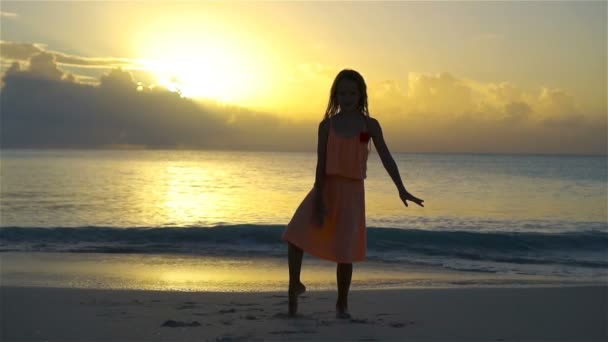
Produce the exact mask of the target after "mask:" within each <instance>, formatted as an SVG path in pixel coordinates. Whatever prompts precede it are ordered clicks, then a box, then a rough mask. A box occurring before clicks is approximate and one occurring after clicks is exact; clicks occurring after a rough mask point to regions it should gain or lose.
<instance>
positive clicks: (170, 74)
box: [144, 48, 258, 102]
mask: <svg viewBox="0 0 608 342" xmlns="http://www.w3.org/2000/svg"><path fill="white" fill-rule="evenodd" d="M175 50H177V51H179V53H175V52H170V53H167V55H165V56H160V57H157V58H155V59H153V60H147V61H146V62H144V64H145V66H146V69H148V70H149V71H152V73H153V74H154V75H155V76H156V78H157V82H158V84H159V85H161V86H163V87H166V88H167V89H169V90H172V91H178V92H179V93H181V94H182V95H183V96H185V97H191V98H212V99H216V100H220V101H225V102H235V101H238V100H244V99H245V98H247V97H250V96H251V95H252V94H251V92H252V91H254V90H255V81H256V79H257V78H258V77H257V75H256V72H255V67H254V66H252V65H248V63H247V61H246V60H243V59H242V58H239V56H238V55H235V54H234V53H233V52H230V51H229V50H227V49H221V48H205V49H197V50H194V51H188V49H183V48H182V49H175Z"/></svg>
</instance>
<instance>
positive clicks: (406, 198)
mask: <svg viewBox="0 0 608 342" xmlns="http://www.w3.org/2000/svg"><path fill="white" fill-rule="evenodd" d="M399 197H401V200H402V201H403V204H405V206H406V207H407V206H408V205H407V201H412V202H414V203H416V204H418V205H419V206H421V207H424V205H423V204H422V202H424V200H422V199H420V198H417V197H415V196H414V195H412V194H410V193H409V192H407V191H405V190H404V191H399Z"/></svg>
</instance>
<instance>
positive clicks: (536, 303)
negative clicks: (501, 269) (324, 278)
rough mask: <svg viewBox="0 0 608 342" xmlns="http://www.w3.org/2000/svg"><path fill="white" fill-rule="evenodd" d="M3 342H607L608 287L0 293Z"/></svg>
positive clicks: (32, 290) (26, 290)
mask: <svg viewBox="0 0 608 342" xmlns="http://www.w3.org/2000/svg"><path fill="white" fill-rule="evenodd" d="M0 289H1V300H2V302H1V314H2V315H1V330H2V335H1V338H2V341H76V340H78V341H274V340H289V341H338V340H340V341H405V340H407V341H422V340H436V341H605V340H606V339H607V338H608V333H607V326H608V324H607V323H608V317H607V315H608V287H606V286H594V287H593V286H592V287H544V288H539V287H528V288H451V289H428V290H427V289H403V290H361V291H357V290H353V291H351V294H350V303H349V309H350V312H351V314H352V319H349V320H341V319H337V318H335V313H334V303H335V297H336V294H335V292H332V291H309V292H307V293H305V294H304V295H303V296H302V297H301V298H300V305H299V314H298V316H297V317H295V318H288V317H287V315H286V312H287V297H286V294H285V293H282V292H232V293H231V292H223V293H222V292H170V291H138V290H94V289H68V288H43V287H1V288H0Z"/></svg>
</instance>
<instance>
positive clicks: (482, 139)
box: [0, 41, 607, 154]
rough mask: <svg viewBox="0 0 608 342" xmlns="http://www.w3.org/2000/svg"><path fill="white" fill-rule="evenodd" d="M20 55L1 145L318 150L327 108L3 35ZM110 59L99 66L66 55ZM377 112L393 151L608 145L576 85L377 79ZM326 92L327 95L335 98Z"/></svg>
mask: <svg viewBox="0 0 608 342" xmlns="http://www.w3.org/2000/svg"><path fill="white" fill-rule="evenodd" d="M1 43H2V49H1V51H2V57H3V60H5V61H6V60H8V61H11V63H12V64H10V67H8V69H7V70H6V71H5V73H4V75H3V78H2V81H3V86H2V90H1V91H0V96H1V103H0V104H1V115H0V144H1V146H2V148H108V147H110V148H120V147H141V148H193V149H242V150H275V151H276V150H280V151H314V150H315V148H316V129H317V124H318V120H320V119H321V117H322V110H323V109H324V108H321V109H320V111H319V115H318V116H317V117H313V118H311V119H310V120H308V121H296V120H293V119H290V118H288V117H281V116H279V115H276V114H270V113H262V112H256V111H253V110H248V109H246V108H240V107H237V106H225V105H220V104H217V103H213V102H209V101H207V102H200V101H195V100H192V99H187V98H183V97H181V96H180V95H179V94H176V93H173V92H170V91H168V90H167V89H164V88H162V87H157V86H156V87H155V86H152V85H149V84H148V85H146V84H145V82H142V79H141V77H140V75H139V74H137V72H132V71H130V70H126V69H127V68H129V67H132V66H133V65H134V62H133V61H130V60H128V59H113V58H85V57H79V56H68V55H65V54H61V53H58V52H53V51H48V50H46V49H45V47H44V46H41V45H36V44H30V43H15V42H4V41H3V42H1ZM76 64H77V65H83V66H87V67H92V68H105V70H107V72H106V73H104V74H103V75H101V76H100V77H99V78H97V79H94V80H91V79H89V80H88V81H87V82H82V80H83V78H84V77H83V76H82V75H75V74H73V73H70V72H66V71H65V70H63V69H62V67H63V66H65V65H76ZM332 69H333V68H329V67H327V66H323V65H321V64H314V63H311V64H310V65H306V66H302V67H301V68H299V72H300V73H303V74H304V75H305V76H306V77H299V76H297V77H296V80H297V82H299V84H306V80H310V81H311V82H316V83H319V82H322V83H323V84H325V83H328V86H329V85H331V81H332V80H333V79H332V78H333V74H332V73H331V72H330V70H332ZM368 87H369V91H368V93H369V102H370V109H371V112H372V116H374V117H376V118H378V119H379V120H380V122H381V124H382V126H383V128H384V134H385V138H386V140H387V143H388V145H389V147H390V148H391V150H392V151H401V152H448V153H450V152H458V153H568V154H606V153H607V151H606V150H607V147H606V142H607V133H606V130H607V124H606V112H605V110H604V111H603V112H599V113H589V112H585V111H583V110H582V109H581V108H579V107H578V105H577V103H576V99H575V98H573V96H571V95H569V94H568V93H567V92H566V91H564V90H562V89H557V88H551V87H542V88H540V89H537V90H534V91H529V90H527V91H526V90H523V89H521V88H519V87H517V86H516V85H514V84H510V83H506V82H503V83H480V82H476V81H473V80H466V79H460V78H458V77H455V76H453V75H451V74H450V73H447V72H441V73H438V74H416V73H410V74H409V75H407V80H406V82H405V83H404V82H401V81H398V80H385V81H382V82H376V83H371V84H369V83H368ZM324 101H326V99H324Z"/></svg>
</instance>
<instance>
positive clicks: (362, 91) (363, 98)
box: [324, 69, 369, 119]
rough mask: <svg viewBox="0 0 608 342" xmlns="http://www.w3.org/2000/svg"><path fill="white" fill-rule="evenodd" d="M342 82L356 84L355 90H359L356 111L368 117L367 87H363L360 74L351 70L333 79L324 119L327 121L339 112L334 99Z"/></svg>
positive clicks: (343, 71) (363, 82)
mask: <svg viewBox="0 0 608 342" xmlns="http://www.w3.org/2000/svg"><path fill="white" fill-rule="evenodd" d="M342 80H351V81H354V82H355V83H356V84H357V88H359V95H360V96H359V103H358V104H357V107H358V109H359V110H360V111H361V112H362V113H363V115H365V116H368V117H369V108H368V105H367V86H366V85H365V80H363V76H361V74H360V73H358V72H356V71H355V70H352V69H344V70H342V71H340V72H339V73H338V75H337V76H336V79H334V83H333V84H332V85H331V90H330V92H329V102H328V103H327V109H326V110H325V117H324V119H328V118H329V117H331V116H333V115H336V114H337V113H338V110H339V106H338V99H337V98H336V93H337V91H338V83H340V81H342Z"/></svg>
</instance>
